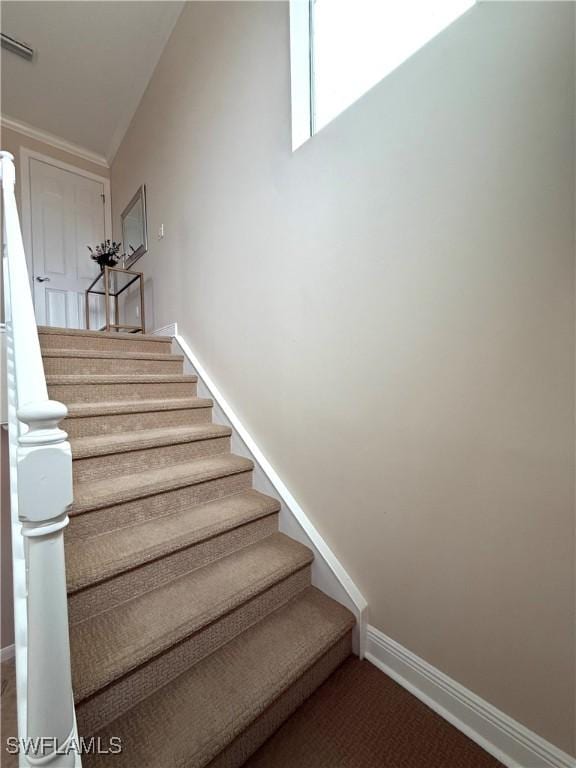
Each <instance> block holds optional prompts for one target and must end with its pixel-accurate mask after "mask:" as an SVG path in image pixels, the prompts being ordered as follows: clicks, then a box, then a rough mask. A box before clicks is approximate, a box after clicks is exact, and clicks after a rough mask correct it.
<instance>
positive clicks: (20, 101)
mask: <svg viewBox="0 0 576 768" xmlns="http://www.w3.org/2000/svg"><path fill="white" fill-rule="evenodd" d="M183 5H184V3H183V2H169V1H167V0H162V1H161V2H154V1H153V0H152V1H146V0H145V1H144V2H140V0H130V1H129V2H107V1H106V0H103V1H102V2H92V0H85V1H84V2H77V1H73V2H60V1H57V2H44V1H43V0H40V2H21V0H9V1H6V0H3V2H2V4H1V9H0V13H1V21H2V31H3V32H5V33H6V34H8V35H10V36H11V37H16V38H17V39H19V40H22V41H24V42H26V43H28V44H29V45H31V46H32V47H33V48H34V49H36V56H35V57H34V60H33V61H32V62H28V61H26V60H25V59H22V58H21V57H19V56H16V55H14V54H13V53H9V52H7V51H5V50H2V115H3V116H5V117H7V118H12V119H13V120H16V121H19V122H22V123H26V124H28V125H29V126H32V127H34V128H37V129H40V130H41V131H45V132H48V133H50V134H53V135H55V136H59V137H61V138H62V139H65V140H66V141H68V142H71V143H73V144H76V145H79V146H80V147H84V148H86V149H88V150H90V151H91V152H95V153H97V154H99V155H104V156H105V157H106V158H107V159H108V160H110V159H111V158H112V156H113V155H114V153H115V152H116V149H117V148H118V145H119V144H120V142H121V140H122V137H123V136H124V133H125V131H126V129H127V128H128V125H129V124H130V120H131V119H132V116H133V115H134V112H135V110H136V107H137V106H138V103H139V102H140V99H141V97H142V94H143V93H144V90H145V89H146V86H147V84H148V81H149V80H150V77H151V75H152V72H153V71H154V67H155V66H156V64H157V62H158V59H159V58H160V54H161V53H162V50H163V48H164V45H165V44H166V42H167V40H168V37H169V36H170V33H171V31H172V29H173V27H174V24H175V23H176V20H177V18H178V16H179V14H180V11H181V10H182V7H183Z"/></svg>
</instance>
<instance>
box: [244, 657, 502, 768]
mask: <svg viewBox="0 0 576 768" xmlns="http://www.w3.org/2000/svg"><path fill="white" fill-rule="evenodd" d="M246 768H503V767H502V765H501V764H500V763H499V762H498V760H496V759H495V758H493V757H492V756H491V755H489V754H488V753H487V752H485V751H484V750H483V749H482V748H481V747H479V746H478V745H477V744H475V743H474V742H473V741H470V739H468V738H467V737H466V736H464V734H463V733H461V732H460V731H458V730H457V729H456V728H454V727H453V726H452V725H450V723H448V722H446V720H444V719H443V718H441V717H440V716H439V715H437V714H436V713H435V712H433V711H432V710H431V709H429V708H428V707H427V706H426V705H425V704H423V703H422V702H421V701H419V700H418V699H417V698H416V697H415V696H412V694H410V693H408V691H406V690H405V689H404V688H402V687H401V686H400V685H398V684H397V683H395V682H394V681H393V680H391V679H390V678H389V677H387V675H385V674H384V673H383V672H380V670H378V669H377V668H376V667H375V666H373V665H372V664H370V663H369V662H367V661H358V659H349V660H348V661H346V662H345V663H344V664H343V665H342V666H341V667H340V668H339V669H338V670H337V671H336V672H335V673H334V674H333V675H332V676H331V677H330V678H329V680H327V682H325V683H324V685H322V687H321V688H319V689H318V690H317V691H316V692H315V693H314V694H313V696H311V697H310V698H309V699H308V701H306V703H305V704H304V705H303V706H302V707H300V709H299V710H298V711H297V712H296V713H295V715H294V716H293V717H292V718H291V719H290V720H289V721H288V722H286V723H285V724H284V725H283V726H282V727H281V728H280V729H279V730H278V731H277V732H276V734H275V735H274V736H273V737H272V738H271V739H270V740H269V741H268V742H267V743H266V744H265V745H264V746H263V747H262V748H261V749H260V750H259V751H258V752H257V753H256V754H255V755H254V756H253V757H252V759H250V760H248V762H247V763H246Z"/></svg>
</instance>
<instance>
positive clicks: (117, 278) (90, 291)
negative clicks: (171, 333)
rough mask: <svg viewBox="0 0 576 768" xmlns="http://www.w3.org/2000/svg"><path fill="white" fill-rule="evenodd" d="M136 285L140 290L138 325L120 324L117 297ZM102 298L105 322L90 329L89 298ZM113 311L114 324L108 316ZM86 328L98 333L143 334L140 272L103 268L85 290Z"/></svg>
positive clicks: (141, 275)
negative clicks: (124, 332)
mask: <svg viewBox="0 0 576 768" xmlns="http://www.w3.org/2000/svg"><path fill="white" fill-rule="evenodd" d="M136 282H137V283H138V287H139V288H140V296H139V306H140V317H139V320H140V325H133V324H132V325H130V324H127V323H122V322H120V315H119V307H118V297H119V296H120V294H121V293H124V291H126V290H128V288H130V286H131V285H133V284H134V283H136ZM91 295H96V296H104V314H105V318H106V322H105V323H104V325H100V327H99V328H92V329H90V296H91ZM112 310H113V319H114V322H111V318H110V315H111V314H112ZM86 328H87V330H98V331H117V332H118V331H127V332H128V333H144V279H143V273H142V272H132V271H131V270H128V269H120V267H104V269H103V270H102V271H101V272H100V274H99V275H98V276H97V277H96V278H95V279H94V280H93V281H92V283H90V286H89V287H88V288H87V289H86Z"/></svg>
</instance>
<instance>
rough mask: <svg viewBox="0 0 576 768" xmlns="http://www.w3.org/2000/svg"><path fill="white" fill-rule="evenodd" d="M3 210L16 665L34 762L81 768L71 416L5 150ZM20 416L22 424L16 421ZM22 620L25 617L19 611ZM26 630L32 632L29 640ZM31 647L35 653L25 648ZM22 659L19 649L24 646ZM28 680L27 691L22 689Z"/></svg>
mask: <svg viewBox="0 0 576 768" xmlns="http://www.w3.org/2000/svg"><path fill="white" fill-rule="evenodd" d="M0 173H1V178H2V192H3V204H4V222H3V223H4V232H5V256H4V275H5V281H4V294H5V304H6V333H7V339H8V347H9V350H10V355H9V358H10V360H9V362H10V370H9V376H8V383H9V404H10V407H9V411H10V412H11V418H10V419H9V429H10V441H11V446H13V448H12V447H11V473H13V476H12V481H13V480H14V475H15V478H16V484H15V485H16V486H17V494H16V493H14V494H13V497H12V498H13V504H14V507H15V509H17V513H18V520H19V521H20V523H21V524H22V535H23V537H24V540H25V542H26V546H25V548H24V551H25V553H26V565H27V572H28V579H27V606H26V619H27V621H25V623H26V627H25V628H22V627H19V626H17V627H16V633H17V637H22V638H24V640H20V641H19V643H17V644H18V645H19V647H20V649H21V650H22V652H23V656H22V658H23V659H25V660H27V663H26V664H25V665H24V668H23V669H22V668H19V667H18V666H17V670H16V671H17V675H18V676H19V681H18V682H19V691H20V693H22V692H23V690H25V691H26V701H25V707H24V708H23V709H22V711H23V712H25V718H23V719H22V718H20V715H19V723H20V726H22V724H23V723H24V722H25V728H26V732H25V733H22V731H21V732H20V733H19V735H20V737H24V738H26V739H28V740H30V739H32V740H38V739H44V741H43V742H42V748H41V750H40V751H39V752H37V753H36V752H34V751H33V752H32V753H30V754H29V755H28V756H27V758H26V761H27V764H30V765H32V766H34V765H49V766H50V768H72V767H73V766H75V765H76V766H79V765H80V760H79V758H78V757H77V755H75V753H74V752H72V751H70V752H68V750H67V746H69V745H70V744H71V741H72V740H75V739H76V738H77V737H76V728H75V719H74V701H73V694H72V679H71V677H72V676H71V668H70V643H69V635H68V604H67V593H66V572H65V559H64V529H65V527H66V526H67V525H68V515H67V510H68V507H69V506H70V504H71V503H72V498H73V497H72V452H71V449H70V444H69V443H68V441H67V437H68V436H67V434H66V432H64V431H63V430H61V429H60V428H59V426H58V424H59V422H60V421H61V419H63V418H64V417H65V416H66V413H67V409H66V406H64V405H63V404H62V403H58V402H55V401H52V400H48V392H47V387H46V379H45V376H44V366H43V363H42V355H41V350H40V343H39V339H38V333H37V329H36V321H35V319H34V306H33V302H32V294H31V291H30V283H29V278H28V271H27V267H26V259H25V255H24V247H23V243H22V233H21V230H20V223H19V219H18V211H17V208H16V199H15V196H14V184H15V170H14V163H13V157H12V155H11V154H10V153H8V152H0ZM16 416H17V418H16ZM17 619H19V621H20V623H22V620H23V619H22V614H19V617H18V616H17ZM21 629H24V630H25V631H23V632H22V633H21V632H20V631H21ZM25 642H27V648H26V647H25V645H23V643H25ZM17 654H18V648H17ZM22 676H23V678H24V679H25V682H26V685H25V689H22V687H21V686H20V682H21V680H22Z"/></svg>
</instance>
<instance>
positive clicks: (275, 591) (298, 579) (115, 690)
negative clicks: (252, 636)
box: [76, 567, 310, 735]
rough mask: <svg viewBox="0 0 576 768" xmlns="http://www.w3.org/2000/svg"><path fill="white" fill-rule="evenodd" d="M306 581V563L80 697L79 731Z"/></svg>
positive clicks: (107, 718)
mask: <svg viewBox="0 0 576 768" xmlns="http://www.w3.org/2000/svg"><path fill="white" fill-rule="evenodd" d="M309 584H310V567H306V568H304V569H302V570H300V571H297V572H296V573H294V574H293V575H292V576H289V577H288V578H286V579H284V580H283V581H281V582H279V583H278V584H276V585H274V586H273V587H271V588H270V589H268V590H266V591H265V592H264V593H262V594H260V595H258V596H256V597H254V598H253V599H252V600H250V601H249V602H247V603H245V604H244V605H242V606H240V607H238V608H236V609H235V610H234V611H231V612H230V613H227V614H226V615H225V616H223V617H222V618H221V619H220V620H218V621H215V622H213V623H212V624H209V625H208V626H207V627H205V628H204V629H201V630H200V631H199V632H196V633H194V634H193V635H191V636H190V637H188V638H187V639H186V640H184V641H183V642H182V643H179V644H178V645H176V646H173V647H172V648H170V649H169V650H168V651H167V652H166V653H164V654H162V655H161V656H157V657H156V658H155V659H152V660H151V661H150V662H149V663H148V664H146V665H144V666H141V667H139V668H138V669H137V670H135V671H134V672H132V673H130V674H129V675H126V676H125V677H123V678H121V679H119V680H117V681H116V682H115V683H113V684H111V685H110V686H108V687H107V688H104V689H103V690H101V691H99V692H98V693H96V694H95V695H93V696H92V697H90V698H88V699H86V700H85V701H83V702H81V703H80V704H79V705H77V707H76V717H77V719H78V730H79V733H80V734H81V735H87V734H94V733H95V732H96V731H97V730H99V729H100V728H103V727H104V726H105V725H106V724H107V723H110V722H111V721H112V720H114V719H115V718H116V717H119V716H120V715H121V714H123V713H124V712H126V711H127V710H128V709H130V708H131V707H133V706H134V705H135V704H136V703H137V702H139V701H142V699H144V698H146V696H149V695H150V694H151V693H153V692H154V691H156V690H157V689H158V688H160V687H162V686H164V685H166V684H167V683H169V682H170V681H171V680H174V679H175V678H176V677H178V675H180V674H182V673H183V672H185V671H186V670H187V669H189V668H190V667H191V666H193V665H194V664H196V663H197V662H199V661H200V660H201V659H203V658H205V657H206V656H208V655H209V654H211V653H213V652H214V651H215V650H217V649H218V648H220V647H221V646H222V645H224V644H225V643H227V642H229V641H230V640H232V639H233V638H234V637H236V636H237V635H239V634H240V633H241V632H243V631H244V630H246V629H248V627H250V626H252V625H253V624H255V623H256V622H258V621H261V620H262V619H263V618H265V617H266V616H267V615H269V614H270V613H272V611H274V610H276V609H277V608H279V607H280V606H282V605H284V604H285V603H287V602H288V601H289V600H291V599H292V598H293V597H296V595H298V594H299V593H300V592H301V591H302V590H304V589H306V587H307V586H308V585H309Z"/></svg>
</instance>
